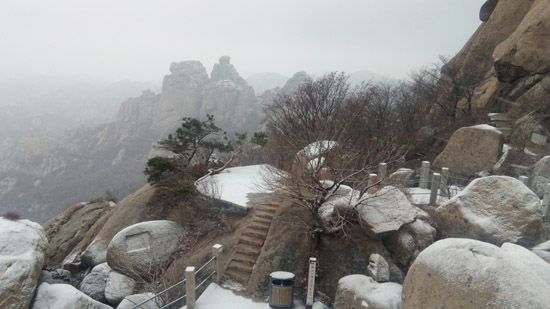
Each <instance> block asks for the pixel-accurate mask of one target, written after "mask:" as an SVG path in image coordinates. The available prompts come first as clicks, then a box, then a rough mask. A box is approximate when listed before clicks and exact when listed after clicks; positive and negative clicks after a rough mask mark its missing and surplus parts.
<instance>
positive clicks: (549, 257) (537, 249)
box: [531, 240, 550, 263]
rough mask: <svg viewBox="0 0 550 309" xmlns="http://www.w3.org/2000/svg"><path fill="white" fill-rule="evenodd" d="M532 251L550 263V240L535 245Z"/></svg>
mask: <svg viewBox="0 0 550 309" xmlns="http://www.w3.org/2000/svg"><path fill="white" fill-rule="evenodd" d="M531 251H533V253H534V254H536V255H538V256H540V257H541V258H542V259H543V260H545V261H546V262H548V263H550V240H548V241H545V242H543V243H542V244H538V245H536V246H534V247H533V248H531Z"/></svg>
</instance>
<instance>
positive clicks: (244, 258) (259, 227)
mask: <svg viewBox="0 0 550 309" xmlns="http://www.w3.org/2000/svg"><path fill="white" fill-rule="evenodd" d="M280 203H281V201H280V199H278V198H276V197H275V196H274V195H273V194H270V195H269V196H268V197H267V198H264V199H262V200H260V201H258V202H257V203H254V206H253V209H252V211H253V212H254V213H253V215H252V219H251V220H250V221H249V223H248V225H247V226H246V227H245V228H244V229H243V230H242V233H241V235H240V236H239V241H238V243H237V246H236V248H235V250H234V253H233V255H232V256H231V260H230V262H229V264H228V266H227V268H226V270H225V276H226V277H229V278H231V279H233V280H235V281H236V282H238V283H240V284H242V285H243V286H244V287H246V286H247V284H248V280H249V279H250V275H251V274H252V270H253V269H254V264H256V259H257V258H258V256H259V255H260V252H261V250H262V247H263V245H264V242H265V238H266V236H267V233H268V231H269V227H270V226H271V221H272V219H273V217H274V215H275V212H276V211H277V208H278V207H279V205H280Z"/></svg>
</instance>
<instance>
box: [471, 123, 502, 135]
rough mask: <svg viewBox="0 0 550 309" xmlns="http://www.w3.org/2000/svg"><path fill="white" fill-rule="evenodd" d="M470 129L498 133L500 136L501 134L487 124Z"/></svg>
mask: <svg viewBox="0 0 550 309" xmlns="http://www.w3.org/2000/svg"><path fill="white" fill-rule="evenodd" d="M470 128H473V129H480V130H487V131H493V132H498V133H500V134H502V132H501V131H500V130H498V129H497V128H495V127H493V126H491V125H488V124H478V125H476V126H471V127H470Z"/></svg>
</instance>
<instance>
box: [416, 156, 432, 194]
mask: <svg viewBox="0 0 550 309" xmlns="http://www.w3.org/2000/svg"><path fill="white" fill-rule="evenodd" d="M429 178H430V161H422V167H421V168H420V184H419V187H420V188H422V189H428V182H429Z"/></svg>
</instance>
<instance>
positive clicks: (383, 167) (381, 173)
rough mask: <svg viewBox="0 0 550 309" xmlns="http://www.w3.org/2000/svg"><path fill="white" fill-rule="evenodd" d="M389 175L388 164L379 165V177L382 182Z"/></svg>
mask: <svg viewBox="0 0 550 309" xmlns="http://www.w3.org/2000/svg"><path fill="white" fill-rule="evenodd" d="M387 174H388V164H387V163H380V164H378V176H379V177H380V180H382V181H384V180H385V179H386V175H387Z"/></svg>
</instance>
